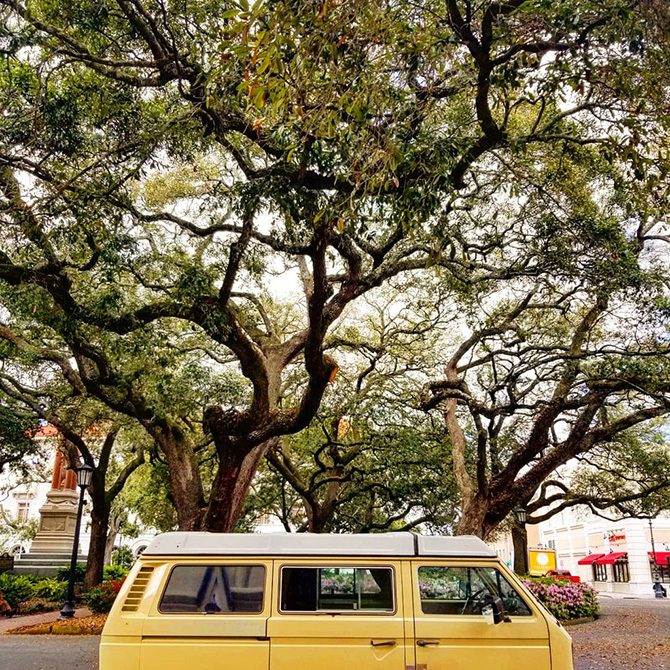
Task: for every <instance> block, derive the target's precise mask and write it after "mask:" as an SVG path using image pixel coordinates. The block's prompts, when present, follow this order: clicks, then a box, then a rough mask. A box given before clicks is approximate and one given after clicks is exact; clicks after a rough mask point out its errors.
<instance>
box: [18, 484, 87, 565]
mask: <svg viewBox="0 0 670 670" xmlns="http://www.w3.org/2000/svg"><path fill="white" fill-rule="evenodd" d="M78 503H79V495H78V494H77V492H76V491H73V490H72V489H51V491H49V493H47V501H46V503H45V504H44V505H43V506H42V507H41V508H40V527H39V530H38V531H37V535H35V539H34V540H33V541H32V544H31V545H30V551H29V552H28V553H27V554H24V555H23V556H21V557H20V558H18V559H17V560H16V562H15V563H14V572H17V573H24V574H25V573H32V574H37V575H42V576H52V575H55V574H56V571H57V570H58V569H59V568H62V567H68V566H69V565H70V557H71V556H72V543H73V542H74V531H75V526H76V524H77V505H78ZM77 560H78V561H81V562H84V561H85V560H86V556H83V555H81V554H80V555H79V557H78V559H77Z"/></svg>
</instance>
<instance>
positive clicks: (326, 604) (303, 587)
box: [281, 567, 394, 612]
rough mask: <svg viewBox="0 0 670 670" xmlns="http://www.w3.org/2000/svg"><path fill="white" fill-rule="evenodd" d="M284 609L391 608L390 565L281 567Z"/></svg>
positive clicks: (392, 588)
mask: <svg viewBox="0 0 670 670" xmlns="http://www.w3.org/2000/svg"><path fill="white" fill-rule="evenodd" d="M281 575H282V576H281V609H282V611H283V612H333V611H336V612H359V611H363V612H393V611H394V604H393V592H394V583H393V570H392V569H391V568H353V567H352V568H349V567H337V568H332V567H314V568H305V567H295V568H292V567H284V568H282V572H281Z"/></svg>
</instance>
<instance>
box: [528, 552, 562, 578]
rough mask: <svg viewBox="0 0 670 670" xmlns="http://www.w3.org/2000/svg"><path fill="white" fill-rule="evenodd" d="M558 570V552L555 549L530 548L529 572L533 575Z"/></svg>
mask: <svg viewBox="0 0 670 670" xmlns="http://www.w3.org/2000/svg"><path fill="white" fill-rule="evenodd" d="M550 570H556V552H555V551H554V550H553V549H529V550H528V572H529V573H530V574H531V575H534V576H539V575H545V574H546V573H547V572H549V571H550Z"/></svg>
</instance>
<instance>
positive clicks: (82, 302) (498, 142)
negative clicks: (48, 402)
mask: <svg viewBox="0 0 670 670" xmlns="http://www.w3.org/2000/svg"><path fill="white" fill-rule="evenodd" d="M0 7H1V8H2V18H3V29H2V32H1V34H0V40H1V42H2V43H1V49H2V58H3V64H2V72H1V74H0V77H1V83H0V95H1V96H2V103H3V107H4V114H3V116H2V118H1V120H0V127H1V130H2V138H1V139H0V210H1V211H0V216H2V225H3V229H2V232H1V235H2V237H1V246H0V279H2V281H3V282H4V284H3V289H2V304H3V307H4V310H6V311H5V312H3V319H5V318H6V321H7V323H6V324H4V327H5V329H4V331H3V332H4V333H5V336H6V337H5V339H7V341H9V342H11V343H13V344H14V346H17V343H18V342H27V345H26V346H29V347H37V348H39V350H40V351H42V352H44V351H49V352H52V353H53V356H52V357H51V361H52V363H53V365H54V366H56V368H57V369H58V370H60V371H61V373H62V374H63V375H64V377H65V379H66V380H67V382H68V383H69V384H70V385H71V388H72V392H73V393H77V394H84V395H90V396H93V397H94V398H97V399H98V400H100V401H101V402H103V403H105V404H106V405H108V406H109V407H110V408H111V409H113V410H114V411H117V412H120V413H122V414H125V415H127V416H129V417H132V418H133V419H134V420H136V421H137V422H139V423H140V424H141V425H142V426H143V427H144V429H145V430H146V431H147V432H148V433H149V434H150V435H151V437H152V438H153V440H154V441H155V443H156V444H157V445H158V447H159V448H160V450H161V452H162V454H163V455H164V458H165V460H166V462H167V464H168V469H169V474H170V492H171V496H172V499H173V500H174V502H175V506H176V509H177V514H178V519H179V525H180V527H182V528H185V529H192V528H199V527H200V528H207V529H210V530H228V529H230V528H232V527H233V525H234V523H235V521H236V519H237V518H238V516H239V514H240V512H241V509H242V504H243V501H244V496H245V494H246V491H247V490H248V487H249V485H250V482H251V480H252V478H253V475H254V473H255V471H256V469H257V466H258V463H259V462H260V459H261V458H262V456H263V455H264V454H265V453H266V452H267V450H268V449H270V448H272V447H273V446H274V445H275V444H276V441H277V439H278V438H279V437H280V436H282V435H287V434H293V433H296V432H298V431H300V430H301V429H303V428H304V427H305V426H307V425H308V424H309V422H310V421H311V420H312V418H313V417H314V415H315V413H316V411H317V410H318V407H319V405H320V403H321V400H322V398H323V395H324V393H325V392H326V388H327V385H328V383H329V380H331V378H332V377H333V374H334V373H335V370H336V368H337V363H336V361H335V359H334V358H333V357H331V356H330V355H329V354H327V353H326V351H325V349H324V342H325V338H326V335H327V333H328V331H329V329H330V328H331V327H332V326H333V324H334V323H335V322H336V321H337V320H338V319H339V318H340V317H341V316H342V314H343V312H344V310H345V309H346V307H347V306H348V305H349V304H351V303H352V302H353V301H354V300H356V299H358V298H359V297H360V296H362V295H363V294H365V293H366V292H368V291H369V290H370V289H372V288H374V287H377V286H380V285H382V284H383V283H385V282H386V281H388V279H389V278H391V277H393V276H396V275H398V274H400V273H405V272H410V271H413V270H416V269H418V268H424V267H427V266H438V267H440V268H441V271H442V273H443V274H442V277H443V280H444V282H445V283H446V284H447V285H450V286H453V287H454V288H457V289H458V290H460V291H461V292H464V293H467V292H468V291H469V290H470V289H471V287H472V286H473V285H476V284H480V283H482V282H490V281H495V280H498V281H502V280H509V279H512V278H514V277H519V276H532V275H538V274H542V273H546V272H549V271H554V270H555V269H556V268H559V269H560V271H561V272H563V273H565V274H573V275H574V274H576V275H580V274H582V273H583V272H587V273H592V272H593V271H594V268H593V266H594V263H593V262H589V259H588V257H589V256H590V260H591V261H593V258H594V257H597V256H598V254H599V253H600V252H599V251H598V249H599V248H600V247H601V246H603V247H604V248H605V252H603V253H606V251H607V247H608V244H609V239H608V237H607V235H606V234H593V235H591V236H590V237H589V244H590V245H591V246H590V248H589V249H588V251H589V253H588V254H586V255H587V260H586V261H584V260H583V254H582V255H580V254H577V255H576V256H573V255H572V254H571V252H570V246H571V244H572V243H573V241H574V244H575V245H576V247H577V248H579V249H583V248H584V245H582V246H581V247H580V239H581V238H582V237H583V236H584V233H585V232H586V233H589V225H588V224H589V221H588V217H581V218H580V217H579V216H573V217H572V221H573V222H574V225H573V226H570V227H566V228H565V229H564V228H562V227H561V226H560V225H559V226H558V227H556V226H553V227H552V226H547V225H544V221H543V218H542V207H544V208H545V209H548V210H551V209H552V208H554V207H555V205H556V202H555V199H556V197H559V199H560V198H561V197H562V195H563V194H562V193H561V190H560V188H558V189H554V190H552V191H551V192H548V189H547V181H546V180H547V179H548V175H547V171H546V170H543V171H540V174H538V169H537V165H538V164H539V163H546V162H547V160H548V157H555V156H557V155H560V156H563V157H564V159H565V161H566V162H570V161H571V160H572V157H573V154H574V153H577V154H578V155H579V154H580V152H582V151H584V150H585V148H589V147H594V148H595V149H594V150H595V152H600V155H601V156H602V157H603V159H604V161H605V163H607V164H609V165H616V166H617V169H616V170H613V171H612V172H611V173H608V171H607V170H606V169H603V168H602V167H601V168H600V175H601V177H602V180H603V184H601V187H602V188H607V187H608V186H609V184H610V182H612V181H622V182H624V183H625V188H623V190H624V191H625V193H626V199H627V201H628V202H629V203H630V204H631V206H632V207H633V208H634V209H635V211H636V213H637V212H639V205H640V203H641V202H653V199H654V198H661V197H662V193H663V188H664V187H663V186H662V178H663V176H664V174H665V173H664V172H663V171H664V169H665V168H664V160H665V153H664V146H663V145H664V134H663V133H664V131H665V129H664V128H663V127H662V123H663V119H662V118H660V119H659V117H658V115H657V109H658V108H659V107H662V108H664V105H665V97H664V96H665V93H664V89H663V87H662V86H659V85H657V82H656V81H655V76H656V73H657V71H658V70H657V69H655V67H654V66H655V65H657V63H658V54H659V49H658V48H657V41H654V40H657V36H656V35H654V36H650V35H649V30H648V23H647V18H646V15H645V13H644V11H643V9H645V10H646V5H644V6H643V4H641V3H639V2H636V1H635V0H612V1H611V2H606V3H603V2H595V1H593V0H565V2H560V3H553V2H552V3H548V2H545V1H544V0H536V1H530V2H529V1H527V0H509V1H503V2H489V1H486V2H482V3H477V4H474V3H471V2H469V1H467V0H466V1H460V0H446V2H442V1H440V2H432V1H431V2H426V3H421V4H420V5H419V6H417V5H416V4H415V3H406V2H381V1H380V2H372V3H371V2H367V1H362V0H361V1H352V2H333V3H322V2H311V1H304V2H293V1H289V0H286V1H273V0H268V1H267V2H257V3H255V4H254V5H253V6H250V5H249V4H248V3H246V2H241V3H239V4H238V3H233V2H222V1H220V0H211V1H209V2H202V1H201V0H197V1H193V2H189V1H188V0H187V1H184V2H180V3H171V2H165V1H163V0H103V1H95V2H93V1H92V0H75V1H68V2H65V1H59V0H48V1H47V0H32V1H31V2H29V3H28V4H23V3H22V2H20V0H0ZM578 160H579V161H582V158H580V157H579V156H578ZM559 182H560V183H561V184H562V185H563V187H565V185H566V184H567V185H568V186H569V184H568V180H566V179H559ZM639 183H643V184H644V187H645V188H641V187H640V186H639ZM519 185H527V187H528V188H529V189H531V190H532V191H533V193H534V195H535V197H536V200H535V202H536V203H537V204H538V209H537V210H536V211H535V212H534V214H533V216H531V217H529V218H526V219H524V220H522V221H520V222H515V221H513V220H511V221H510V220H509V219H508V220H505V221H504V223H501V224H500V225H498V223H497V214H496V209H497V208H498V206H499V205H500V203H501V202H503V201H505V200H506V199H509V198H510V197H513V196H515V195H516V192H515V189H518V187H519ZM567 208H568V209H570V208H571V206H570V205H567ZM473 212H476V216H474V215H473ZM480 216H481V217H483V220H478V218H477V217H480ZM482 231H485V232H486V234H482ZM558 240H562V241H563V243H564V246H565V250H566V253H565V255H564V256H563V257H561V258H558V259H557V258H556V257H547V256H546V254H545V253H544V252H543V248H542V246H543V245H542V244H541V243H540V242H542V243H544V242H546V243H551V242H552V241H558ZM557 261H560V262H557ZM596 270H597V268H596ZM282 271H286V272H285V276H286V277H288V278H289V281H291V280H292V281H293V282H294V283H296V284H298V283H299V284H300V286H301V287H302V289H301V293H302V295H301V296H300V297H299V298H297V302H298V304H299V306H300V308H301V309H300V314H299V315H298V316H297V317H296V318H295V320H294V321H293V322H292V326H293V327H292V329H288V330H281V329H278V328H276V327H275V320H274V319H275V318H276V311H277V310H276V309H274V305H275V303H276V301H277V287H276V280H275V279H274V277H276V276H277V273H279V272H282ZM298 278H299V279H298ZM6 315H7V316H6ZM279 333H281V334H279ZM184 348H191V349H193V348H197V349H199V350H203V351H204V352H205V354H206V355H207V356H208V357H210V358H211V361H213V362H212V363H211V365H212V366H214V364H215V363H216V362H218V361H219V360H228V359H229V358H230V357H233V358H234V360H235V361H236V362H237V364H238V365H239V368H240V370H241V372H242V374H243V375H244V376H245V378H246V379H247V380H248V384H249V386H248V393H247V395H246V397H245V398H244V400H243V401H241V402H240V401H239V399H238V398H237V397H235V398H230V397H227V396H226V394H225V393H215V394H211V395H209V394H204V395H202V394H201V395H200V397H201V398H202V397H206V400H207V407H206V409H205V410H204V412H203V413H202V416H201V417H200V423H201V427H204V430H205V431H206V432H207V433H208V434H209V435H211V436H212V438H213V441H214V446H215V454H216V461H217V469H216V472H215V474H214V478H213V481H212V482H211V486H208V487H207V491H206V490H205V486H204V485H203V481H202V477H201V473H200V462H199V458H198V444H197V442H198V439H199V436H200V434H201V427H198V426H195V427H194V425H193V422H192V420H191V419H192V417H190V416H185V415H184V413H181V412H175V411H174V408H173V407H172V406H171V404H170V403H168V402H165V399H164V398H165V395H167V397H169V394H167V391H168V386H169V384H170V383H171V381H172V380H173V378H174V377H173V375H172V373H173V372H174V371H175V370H174V367H172V366H175V365H177V366H179V365H181V364H182V363H183V358H182V354H183V349H184ZM175 352H177V353H176V358H175ZM147 368H149V369H150V372H151V374H146V369H147ZM161 368H162V369H164V370H165V373H166V374H165V376H164V377H163V382H161V381H160V379H161V375H160V374H159V375H156V374H155V372H156V370H158V371H160V369H161ZM166 368H171V369H166ZM294 369H295V370H300V373H301V374H302V376H303V379H304V384H303V385H302V386H301V389H302V393H301V395H300V397H299V398H298V399H297V400H296V402H295V403H290V404H289V403H287V402H285V400H284V398H283V396H282V389H283V380H284V379H285V377H286V374H287V372H288V371H289V370H294ZM157 380H158V381H157ZM219 390H220V389H219Z"/></svg>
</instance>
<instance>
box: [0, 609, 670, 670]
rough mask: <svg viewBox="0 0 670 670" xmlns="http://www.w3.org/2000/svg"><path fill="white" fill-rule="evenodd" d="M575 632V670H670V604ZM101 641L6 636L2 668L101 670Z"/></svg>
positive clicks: (612, 614) (609, 613) (608, 615)
mask: <svg viewBox="0 0 670 670" xmlns="http://www.w3.org/2000/svg"><path fill="white" fill-rule="evenodd" d="M569 631H570V634H571V635H572V637H573V639H574V641H575V670H670V600H605V601H604V602H603V616H602V617H601V618H600V619H599V620H598V621H594V622H593V623H589V624H583V625H580V626H574V627H571V628H569ZM98 640H99V638H98V637H74V638H73V637H67V636H9V635H0V669H1V670H96V669H97V667H98V664H97V654H98ZM296 670H307V669H306V668H305V669H296ZM520 670H523V669H520Z"/></svg>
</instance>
